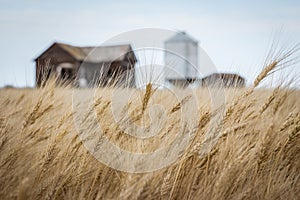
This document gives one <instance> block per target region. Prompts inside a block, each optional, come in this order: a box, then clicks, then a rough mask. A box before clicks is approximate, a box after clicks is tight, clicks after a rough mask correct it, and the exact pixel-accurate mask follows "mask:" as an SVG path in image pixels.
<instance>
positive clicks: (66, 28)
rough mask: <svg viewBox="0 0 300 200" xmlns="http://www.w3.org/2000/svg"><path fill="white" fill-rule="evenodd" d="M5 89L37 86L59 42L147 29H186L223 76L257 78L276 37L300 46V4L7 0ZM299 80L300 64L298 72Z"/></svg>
mask: <svg viewBox="0 0 300 200" xmlns="http://www.w3.org/2000/svg"><path fill="white" fill-rule="evenodd" d="M0 5H1V6H0V24H1V27H0V29H1V30H0V36H1V37H0V38H1V39H0V41H1V45H0V58H1V67H0V74H1V77H0V87H1V86H4V85H14V86H20V87H21V86H26V85H27V86H33V84H34V63H33V58H35V57H36V56H37V55H38V54H39V53H41V52H42V50H44V49H45V48H46V47H48V46H49V45H50V44H51V43H52V42H53V41H61V42H67V43H71V44H75V45H83V46H84V45H99V44H101V43H102V42H104V41H106V40H107V39H110V38H111V37H113V36H115V35H118V34H120V33H122V32H125V31H131V30H134V29H140V28H145V27H154V28H165V29H171V30H185V31H187V32H188V33H189V34H190V35H192V36H193V37H194V38H197V39H198V40H200V42H201V43H200V45H201V47H202V48H203V49H204V50H205V51H206V52H207V54H208V55H209V56H210V58H211V59H212V60H213V62H214V63H215V65H216V67H217V68H218V69H219V70H220V71H226V72H237V73H241V74H242V75H243V76H245V77H246V78H247V79H248V80H249V81H251V80H252V79H253V77H254V75H255V74H257V73H258V72H259V71H260V68H261V67H262V64H263V61H264V58H265V57H266V54H267V50H268V48H269V46H270V43H271V41H272V39H274V35H275V36H276V37H277V36H278V35H279V39H280V42H281V43H283V44H285V45H291V44H295V43H297V42H300V2H299V1H291V0H285V1H258V0H254V1H158V0H152V1H138V0H136V1H121V0H118V1H96V0H94V1H89V2H88V3H86V2H85V1H74V0H73V1H71V0H69V1H58V0H52V1H44V0H42V1H41V0H27V1H16V0H0ZM289 70H290V72H291V71H292V72H294V71H295V73H294V74H296V75H297V74H298V75H299V66H298V67H297V66H296V67H294V68H290V69H289Z"/></svg>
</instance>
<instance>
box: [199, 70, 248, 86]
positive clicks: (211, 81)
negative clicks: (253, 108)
mask: <svg viewBox="0 0 300 200" xmlns="http://www.w3.org/2000/svg"><path fill="white" fill-rule="evenodd" d="M245 82H246V81H245V79H244V78H243V77H242V76H240V75H238V74H228V73H214V74H211V75H209V76H206V77H204V78H202V80H201V83H202V87H244V86H245Z"/></svg>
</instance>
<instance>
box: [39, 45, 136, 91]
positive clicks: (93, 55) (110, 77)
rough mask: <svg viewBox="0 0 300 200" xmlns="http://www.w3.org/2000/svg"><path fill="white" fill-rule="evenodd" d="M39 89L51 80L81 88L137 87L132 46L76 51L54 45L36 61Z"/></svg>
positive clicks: (69, 47)
mask: <svg viewBox="0 0 300 200" xmlns="http://www.w3.org/2000/svg"><path fill="white" fill-rule="evenodd" d="M35 62H36V86H37V87H41V86H43V85H44V84H45V83H46V82H47V80H49V78H50V77H55V78H56V80H57V83H59V84H61V83H63V84H72V85H73V86H79V87H96V86H107V85H111V84H117V85H126V86H129V87H133V86H134V85H135V73H134V65H135V63H136V62H137V59H136V56H135V54H134V52H133V51H132V48H131V45H115V46H98V47H77V46H71V45H67V44H63V43H54V44H52V45H51V46H50V47H49V48H48V49H47V50H46V51H44V52H43V53H42V54H41V55H40V56H38V57H37V58H36V59H35Z"/></svg>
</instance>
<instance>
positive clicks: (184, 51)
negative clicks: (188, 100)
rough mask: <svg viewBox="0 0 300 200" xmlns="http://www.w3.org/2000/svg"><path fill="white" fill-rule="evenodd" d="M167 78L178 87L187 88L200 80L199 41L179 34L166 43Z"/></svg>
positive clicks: (182, 33) (183, 33)
mask: <svg viewBox="0 0 300 200" xmlns="http://www.w3.org/2000/svg"><path fill="white" fill-rule="evenodd" d="M164 46H165V50H166V52H165V78H166V81H167V82H169V83H172V84H173V85H176V86H183V87H186V86H187V85H188V84H190V83H193V82H194V81H196V80H198V79H199V73H198V71H199V70H198V41H197V40H195V39H193V38H191V37H190V36H189V35H188V34H186V33H185V32H178V33H177V34H175V35H174V36H172V37H171V38H169V39H168V40H166V41H165V43H164Z"/></svg>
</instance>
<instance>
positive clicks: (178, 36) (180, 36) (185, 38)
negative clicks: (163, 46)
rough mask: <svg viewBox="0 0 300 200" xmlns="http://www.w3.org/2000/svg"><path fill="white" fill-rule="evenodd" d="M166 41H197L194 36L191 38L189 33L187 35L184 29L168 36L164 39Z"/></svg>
mask: <svg viewBox="0 0 300 200" xmlns="http://www.w3.org/2000/svg"><path fill="white" fill-rule="evenodd" d="M165 42H166V43H172V42H193V43H198V41H197V40H196V39H194V38H192V37H191V36H190V35H188V34H187V33H186V32H184V31H180V32H178V33H177V34H175V35H174V36H172V37H170V38H169V39H167V40H166V41H165Z"/></svg>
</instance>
